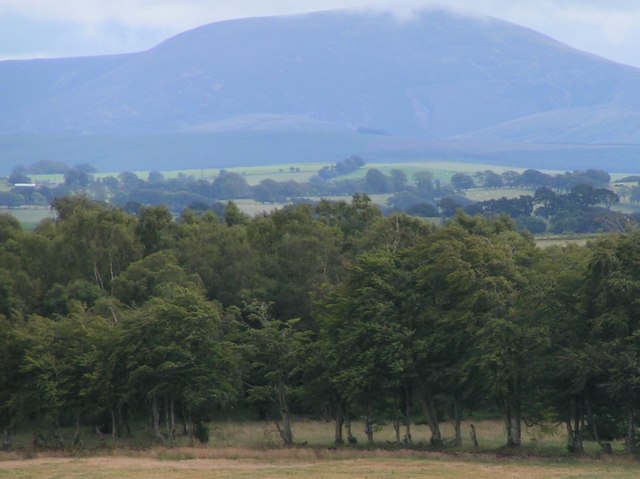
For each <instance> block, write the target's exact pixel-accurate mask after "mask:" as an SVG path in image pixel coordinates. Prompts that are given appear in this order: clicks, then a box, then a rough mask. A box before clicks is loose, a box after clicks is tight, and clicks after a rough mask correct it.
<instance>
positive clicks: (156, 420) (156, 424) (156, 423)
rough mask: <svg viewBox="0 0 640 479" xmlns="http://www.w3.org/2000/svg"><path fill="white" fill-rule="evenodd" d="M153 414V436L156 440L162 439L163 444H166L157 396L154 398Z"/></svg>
mask: <svg viewBox="0 0 640 479" xmlns="http://www.w3.org/2000/svg"><path fill="white" fill-rule="evenodd" d="M151 412H152V414H153V434H154V436H155V437H156V438H158V439H160V441H161V442H164V436H163V435H162V433H161V432H160V409H159V407H158V397H157V396H153V401H152V404H151Z"/></svg>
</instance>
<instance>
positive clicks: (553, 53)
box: [0, 10, 640, 155]
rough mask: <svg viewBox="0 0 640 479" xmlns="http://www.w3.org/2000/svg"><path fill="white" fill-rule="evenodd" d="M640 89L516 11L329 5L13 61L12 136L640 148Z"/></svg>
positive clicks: (7, 122) (6, 119)
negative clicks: (282, 136) (70, 55)
mask: <svg viewBox="0 0 640 479" xmlns="http://www.w3.org/2000/svg"><path fill="white" fill-rule="evenodd" d="M637 92H640V69H637V68H635V67H632V66H627V65H622V64H618V63H615V62H613V61H611V60H607V59H603V58H600V57H597V56H595V55H593V54H590V53H587V52H581V51H579V50H575V49H573V48H571V47H569V46H567V45H565V44H562V43H560V42H557V41H556V40H553V39H552V38H550V37H547V36H545V35H542V34H540V33H537V32H535V31H533V30H530V29H527V28H525V27H520V26H517V25H514V24H511V23H508V22H506V21H503V20H499V19H495V18H491V17H483V18H478V17H475V16H466V15H460V14H456V13H452V12H448V11H445V10H428V11H425V12H422V13H420V14H419V15H417V16H415V17H414V18H412V19H410V20H405V21H398V20H397V19H395V18H394V17H393V16H391V15H389V14H381V13H378V14H373V13H362V12H359V11H349V10H347V11H345V10H341V11H324V12H317V13H311V14H302V15H291V16H276V17H256V18H250V19H241V20H228V21H224V22H218V23H214V24H209V25H204V26H201V27H198V28H196V29H193V30H189V31H187V32H183V33H181V34H178V35H176V36H174V37H171V38H169V39H167V40H165V41H164V42H161V43H160V44H158V45H157V46H155V47H153V48H151V49H150V50H146V51H143V52H138V53H131V54H123V55H112V56H107V57H83V58H76V59H50V60H29V61H25V60H22V61H4V62H0V131H2V132H3V133H4V134H5V135H8V134H13V135H24V134H27V135H29V134H32V135H81V136H104V135H115V136H130V135H134V136H135V135H151V134H163V133H185V132H193V133H201V132H210V133H215V132H221V131H222V132H224V131H247V130H265V131H268V130H289V129H290V130H293V131H318V130H322V131H335V132H358V131H361V132H362V131H380V132H385V133H388V134H391V135H395V136H398V137H418V138H422V139H425V140H430V141H431V140H433V141H441V140H453V141H455V142H459V141H463V142H464V141H469V142H478V141H481V142H482V141H491V142H508V143H530V142H532V143H558V144H563V143H569V144H592V145H605V144H617V143H621V144H640V94H638V93H637ZM345 147H346V146H345ZM3 153H4V152H2V151H0V155H3ZM349 153H351V152H347V151H346V152H345V154H349Z"/></svg>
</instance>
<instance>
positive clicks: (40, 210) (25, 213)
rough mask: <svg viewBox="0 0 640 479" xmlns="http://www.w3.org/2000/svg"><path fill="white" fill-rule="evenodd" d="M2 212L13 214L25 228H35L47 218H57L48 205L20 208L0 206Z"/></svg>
mask: <svg viewBox="0 0 640 479" xmlns="http://www.w3.org/2000/svg"><path fill="white" fill-rule="evenodd" d="M0 213H9V214H10V215H13V216H14V217H15V218H16V219H17V220H18V221H19V222H20V224H21V225H22V227H23V228H24V229H33V228H35V227H36V226H37V225H38V223H40V222H41V221H42V220H44V219H47V218H55V213H54V212H53V211H51V208H49V207H48V206H43V207H33V206H24V207H20V208H0Z"/></svg>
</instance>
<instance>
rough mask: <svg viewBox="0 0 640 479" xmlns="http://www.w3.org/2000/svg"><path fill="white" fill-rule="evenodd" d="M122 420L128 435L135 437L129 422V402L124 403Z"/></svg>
mask: <svg viewBox="0 0 640 479" xmlns="http://www.w3.org/2000/svg"><path fill="white" fill-rule="evenodd" d="M122 422H123V424H124V428H125V430H126V431H127V437H133V433H132V432H131V425H130V424H129V404H128V403H124V404H123V405H122Z"/></svg>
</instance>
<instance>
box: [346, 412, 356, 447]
mask: <svg viewBox="0 0 640 479" xmlns="http://www.w3.org/2000/svg"><path fill="white" fill-rule="evenodd" d="M344 426H345V428H346V430H347V441H348V442H349V444H357V442H358V439H357V438H356V437H355V436H354V435H353V432H352V431H351V416H350V415H349V413H347V414H346V416H345V420H344Z"/></svg>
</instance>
